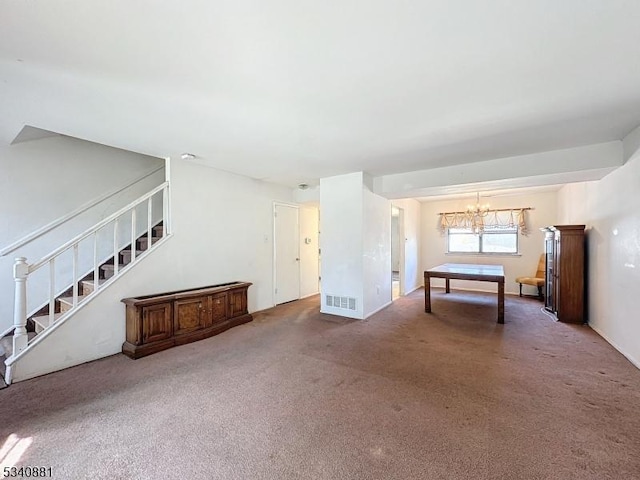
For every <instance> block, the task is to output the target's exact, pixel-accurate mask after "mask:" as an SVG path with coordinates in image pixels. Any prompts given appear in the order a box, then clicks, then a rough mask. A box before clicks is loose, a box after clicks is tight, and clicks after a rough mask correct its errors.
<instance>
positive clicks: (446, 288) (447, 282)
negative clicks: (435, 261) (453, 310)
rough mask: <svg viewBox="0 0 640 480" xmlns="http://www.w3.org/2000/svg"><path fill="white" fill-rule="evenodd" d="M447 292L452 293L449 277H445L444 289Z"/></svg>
mask: <svg viewBox="0 0 640 480" xmlns="http://www.w3.org/2000/svg"><path fill="white" fill-rule="evenodd" d="M444 292H445V293H451V289H450V288H449V279H448V278H446V279H445V289H444Z"/></svg>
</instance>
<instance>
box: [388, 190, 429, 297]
mask: <svg viewBox="0 0 640 480" xmlns="http://www.w3.org/2000/svg"><path fill="white" fill-rule="evenodd" d="M391 203H392V205H394V206H396V207H399V208H402V210H403V211H404V263H405V266H404V276H405V280H404V288H405V295H406V294H408V293H410V292H412V291H414V290H415V289H417V288H419V287H420V286H421V285H422V283H423V279H422V269H421V268H420V267H421V263H420V235H421V220H422V217H421V204H420V202H418V201H417V200H414V199H411V198H407V199H404V200H392V202H391Z"/></svg>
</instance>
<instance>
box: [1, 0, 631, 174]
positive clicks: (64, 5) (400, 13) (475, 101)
mask: <svg viewBox="0 0 640 480" xmlns="http://www.w3.org/2000/svg"><path fill="white" fill-rule="evenodd" d="M639 19H640V2H639V1H637V0H562V1H558V0H536V1H531V0H510V1H504V0H484V1H477V0H414V1H406V0H405V1H403V0H393V1H392V0H388V1H383V0H368V1H363V0H341V1H331V0H329V1H324V2H320V1H308V0H306V1H305V0H253V1H252V0H246V1H241V0H239V1H234V2H230V1H218V0H207V1H204V0H201V1H196V0H182V1H177V0H163V1H162V2H157V1H150V0H147V1H139V2H131V1H128V0H127V1H124V0H116V1H109V2H87V1H86V0H69V1H65V2H46V1H15V2H2V3H1V4H0V111H2V112H3V113H2V115H0V117H1V118H0V140H1V141H2V142H4V144H8V143H10V142H11V140H13V138H14V137H15V136H16V135H17V134H18V132H19V131H20V130H21V128H22V127H23V125H25V124H27V125H33V126H35V127H38V128H42V129H46V130H51V131H54V132H60V133H64V134H68V135H73V136H77V137H80V138H84V139H87V140H91V141H95V142H98V143H103V144H107V145H111V146H115V147H119V148H125V149H128V150H133V151H136V152H140V153H145V154H149V155H155V156H161V157H164V156H177V157H179V154H180V153H182V152H190V153H193V154H195V155H197V157H198V158H197V161H198V162H200V163H204V164H207V165H211V166H214V167H216V168H221V169H224V170H227V171H232V172H236V173H240V174H244V175H248V176H251V177H254V178H260V179H265V180H268V181H273V182H276V183H282V184H287V185H297V184H298V183H300V182H306V183H310V184H312V185H313V184H316V183H317V180H318V179H319V178H321V177H325V176H330V175H335V174H341V173H347V172H352V171H360V170H363V171H366V172H368V173H370V174H371V175H374V176H376V175H385V174H391V173H400V172H409V171H414V170H424V169H428V168H434V167H443V166H449V165H459V164H464V163H469V162H477V161H482V160H488V159H493V158H503V157H509V156H517V155H523V154H529V153H535V152H540V151H547V150H555V149H561V148H568V147H573V146H578V145H588V144H594V143H599V142H605V141H609V140H619V139H621V138H622V137H624V136H625V135H626V134H627V133H628V132H629V131H630V130H632V129H633V128H634V127H636V126H637V125H639V124H640V88H639V86H640V50H639V47H638V46H639V45H640V28H638V20H639Z"/></svg>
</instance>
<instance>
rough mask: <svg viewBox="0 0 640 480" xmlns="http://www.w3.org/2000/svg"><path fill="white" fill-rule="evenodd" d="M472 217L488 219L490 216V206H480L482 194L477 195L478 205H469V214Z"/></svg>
mask: <svg viewBox="0 0 640 480" xmlns="http://www.w3.org/2000/svg"><path fill="white" fill-rule="evenodd" d="M466 213H467V214H468V215H469V216H470V217H486V216H487V215H488V214H489V204H488V203H485V204H484V205H481V204H480V192H478V193H477V194H476V204H475V205H467V212H466Z"/></svg>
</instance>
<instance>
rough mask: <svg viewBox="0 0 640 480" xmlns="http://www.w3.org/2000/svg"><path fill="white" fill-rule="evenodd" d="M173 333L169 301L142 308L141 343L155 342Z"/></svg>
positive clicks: (169, 336)
mask: <svg viewBox="0 0 640 480" xmlns="http://www.w3.org/2000/svg"><path fill="white" fill-rule="evenodd" d="M172 335H173V325H172V315H171V303H159V304H157V305H149V306H147V307H143V308H142V343H151V342H157V341H159V340H165V339H167V338H171V336H172Z"/></svg>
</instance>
